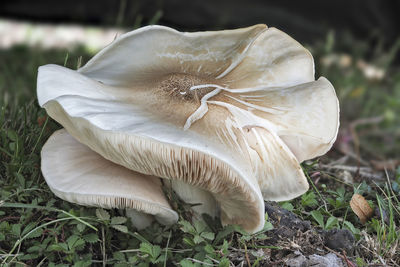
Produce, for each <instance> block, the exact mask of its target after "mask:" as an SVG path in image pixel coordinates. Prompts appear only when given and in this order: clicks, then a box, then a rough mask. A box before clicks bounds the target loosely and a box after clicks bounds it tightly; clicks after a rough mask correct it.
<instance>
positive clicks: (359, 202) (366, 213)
mask: <svg viewBox="0 0 400 267" xmlns="http://www.w3.org/2000/svg"><path fill="white" fill-rule="evenodd" d="M350 207H351V209H352V210H353V211H354V213H355V214H356V215H357V217H358V218H359V219H360V221H361V223H365V222H366V221H367V220H368V219H369V218H370V217H371V216H372V214H373V210H372V209H371V207H370V206H369V204H368V202H367V201H366V200H365V198H364V197H363V196H362V195H360V194H354V195H353V197H352V198H351V201H350Z"/></svg>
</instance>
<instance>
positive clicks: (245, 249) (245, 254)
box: [244, 244, 251, 267]
mask: <svg viewBox="0 0 400 267" xmlns="http://www.w3.org/2000/svg"><path fill="white" fill-rule="evenodd" d="M244 256H245V257H246V261H247V266H249V267H251V264H250V259H249V255H248V254H247V246H246V244H244Z"/></svg>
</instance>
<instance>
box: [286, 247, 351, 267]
mask: <svg viewBox="0 0 400 267" xmlns="http://www.w3.org/2000/svg"><path fill="white" fill-rule="evenodd" d="M295 254H297V256H296V257H294V258H292V259H289V260H287V261H286V263H285V264H286V265H287V266H289V267H308V266H313V267H344V264H343V262H342V260H341V259H340V258H339V257H338V256H336V255H335V254H333V253H328V254H326V255H324V256H321V255H317V254H313V255H309V256H307V257H306V256H304V255H303V254H301V253H300V252H299V251H297V253H295Z"/></svg>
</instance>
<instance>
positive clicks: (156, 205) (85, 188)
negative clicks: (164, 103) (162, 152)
mask: <svg viewBox="0 0 400 267" xmlns="http://www.w3.org/2000/svg"><path fill="white" fill-rule="evenodd" d="M41 157H42V163H41V165H42V166H41V168H42V173H43V176H44V178H45V180H46V182H47V184H48V185H49V187H50V189H51V191H53V192H54V194H55V195H56V196H58V197H60V198H62V199H64V200H67V201H69V202H73V203H77V204H81V205H85V206H96V207H102V208H119V209H126V210H127V212H126V213H127V215H128V216H129V217H131V219H132V223H133V225H134V226H136V228H138V229H142V228H145V227H147V226H148V225H149V224H150V223H151V222H152V221H153V215H154V217H155V219H156V220H157V221H158V222H160V223H162V224H165V225H170V224H173V223H175V222H177V221H178V214H177V213H176V212H175V211H174V210H172V209H171V207H170V205H169V203H168V201H167V199H166V198H165V196H164V193H163V191H162V188H161V181H160V179H159V178H157V177H154V176H148V175H144V174H141V173H137V172H134V171H131V170H128V169H126V168H124V167H122V166H119V165H117V164H115V163H112V162H111V161H108V160H106V159H104V158H103V157H102V156H100V155H99V154H97V153H96V152H94V151H92V150H90V149H89V148H88V147H87V146H85V145H82V144H80V143H79V142H78V141H76V140H75V139H74V138H73V137H72V136H70V135H69V134H68V133H67V131H65V129H61V130H58V131H56V132H55V133H53V135H52V136H51V137H50V138H49V140H47V142H46V144H45V145H44V146H43V149H42V152H41Z"/></svg>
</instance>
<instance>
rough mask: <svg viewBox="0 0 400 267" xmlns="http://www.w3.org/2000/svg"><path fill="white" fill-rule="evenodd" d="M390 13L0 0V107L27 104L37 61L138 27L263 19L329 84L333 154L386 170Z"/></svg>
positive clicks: (393, 42) (208, 1)
mask: <svg viewBox="0 0 400 267" xmlns="http://www.w3.org/2000/svg"><path fill="white" fill-rule="evenodd" d="M399 11H400V1H397V0H386V1H378V0H363V1H361V0H337V1H318V0H308V1H289V0H279V1H278V0H268V1H267V0H251V1H232V0H231V1H228V0H221V1H213V0H201V1H200V0H194V1H180V0H169V1H167V0H118V1H95V0H79V1H78V0H71V1H51V0H36V1H34V2H33V1H29V0H2V1H1V3H0V63H1V64H0V103H2V106H3V107H5V106H8V107H10V106H14V107H15V106H22V105H25V104H30V105H36V102H35V101H36V100H35V88H36V85H35V83H36V75H37V67H38V66H40V65H44V64H48V63H56V64H60V65H63V64H64V65H66V66H68V67H70V68H74V69H76V68H77V67H79V66H81V65H82V64H84V63H85V62H86V61H87V60H88V59H89V58H90V57H91V56H93V55H94V54H95V53H96V52H97V51H98V50H99V49H101V48H102V47H104V46H106V45H107V44H109V43H110V42H111V41H112V40H113V39H114V38H116V37H117V36H118V35H120V34H122V33H123V32H126V31H130V30H133V29H136V28H138V27H141V26H145V25H149V24H161V25H166V26H171V27H173V28H176V29H177V30H180V31H199V30H219V29H226V28H238V27H244V26H249V25H253V24H257V23H265V24H267V25H268V26H272V27H276V28H279V29H281V30H283V31H285V32H286V33H288V34H289V35H291V36H292V37H293V38H295V39H296V40H298V41H299V42H301V43H302V44H303V45H304V46H306V47H307V48H308V49H309V50H310V51H311V52H312V54H313V56H314V58H315V63H316V77H319V76H325V77H327V78H328V79H329V80H330V81H331V82H332V83H333V85H334V86H335V88H336V90H337V94H338V96H339V99H340V102H341V111H342V112H341V131H340V134H339V138H338V141H337V144H336V146H335V147H336V148H337V149H336V151H337V153H342V154H345V155H349V157H350V158H353V159H354V160H356V161H357V162H358V163H360V162H361V163H362V164H364V165H366V166H367V165H368V166H370V164H371V162H375V163H377V164H378V167H379V166H382V165H379V164H389V163H390V164H392V165H390V166H392V167H393V168H394V167H395V166H397V165H398V164H399V163H400V161H399V159H400V141H399V139H400V118H399V114H400V72H399V66H398V65H399V64H400V60H399V56H398V50H399V48H400V34H399V26H400V16H398V12H399ZM385 166H386V165H385Z"/></svg>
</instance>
